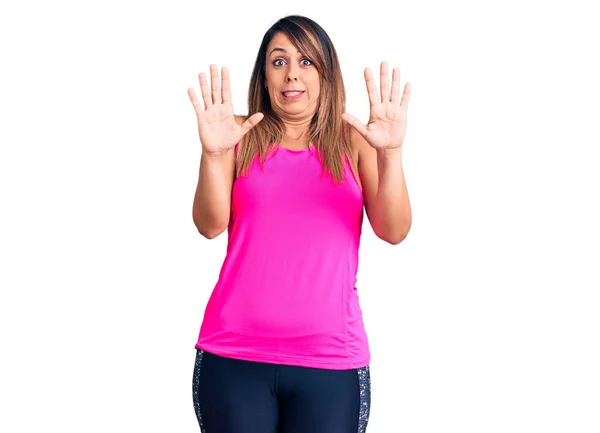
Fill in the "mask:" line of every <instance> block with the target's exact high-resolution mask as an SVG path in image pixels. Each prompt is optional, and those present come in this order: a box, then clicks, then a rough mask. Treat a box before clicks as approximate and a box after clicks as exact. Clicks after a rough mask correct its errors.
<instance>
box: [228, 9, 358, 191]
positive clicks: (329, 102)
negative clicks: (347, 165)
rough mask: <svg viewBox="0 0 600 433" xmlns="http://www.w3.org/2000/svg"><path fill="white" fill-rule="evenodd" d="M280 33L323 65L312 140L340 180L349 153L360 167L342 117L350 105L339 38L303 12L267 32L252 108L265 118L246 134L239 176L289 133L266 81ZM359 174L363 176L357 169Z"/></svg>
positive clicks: (251, 88) (250, 102)
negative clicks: (272, 44)
mask: <svg viewBox="0 0 600 433" xmlns="http://www.w3.org/2000/svg"><path fill="white" fill-rule="evenodd" d="M278 32H282V33H284V34H285V35H286V36H287V37H288V38H289V39H290V41H291V42H292V44H294V46H296V48H297V49H298V50H299V51H300V52H301V53H302V54H304V55H305V56H307V57H308V58H309V59H310V60H311V61H312V62H313V64H314V65H315V67H316V68H317V71H318V73H319V77H320V80H319V81H320V95H319V101H318V106H317V111H316V113H315V114H314V116H313V118H312V120H311V123H310V130H309V135H310V141H311V143H314V144H315V147H316V149H317V151H318V152H317V153H318V155H319V158H320V160H321V163H322V165H323V171H324V173H325V170H329V171H330V172H331V174H332V176H333V178H334V180H335V181H336V182H338V183H340V182H342V181H343V178H344V155H346V156H347V157H348V159H349V160H350V161H351V167H352V170H353V172H354V160H353V155H352V149H351V145H350V137H349V134H348V129H347V128H345V126H344V122H343V120H342V114H343V113H344V111H345V108H346V95H345V91H344V82H343V79H342V71H341V69H340V64H339V60H338V56H337V53H336V51H335V48H334V46H333V43H332V42H331V40H330V39H329V36H328V35H327V33H326V32H325V30H323V28H322V27H321V26H320V25H319V24H317V23H316V22H314V21H313V20H311V19H309V18H306V17H303V16H299V15H290V16H287V17H284V18H282V19H280V20H279V21H277V22H276V23H275V24H273V26H271V28H270V29H269V30H268V31H267V32H266V33H265V35H264V37H263V40H262V43H261V45H260V48H259V50H258V55H257V57H256V62H255V63H254V70H253V71H252V76H251V77H250V86H249V89H248V112H249V113H250V114H254V113H257V112H261V113H263V114H264V115H265V117H264V118H263V119H262V120H261V121H260V122H259V123H258V125H256V126H255V127H254V128H252V129H251V130H250V131H248V133H247V134H246V135H245V136H244V138H243V145H241V146H239V151H238V154H237V164H236V177H237V176H240V175H244V174H245V173H247V170H248V168H249V166H250V164H251V163H252V161H253V160H254V158H255V157H256V155H257V154H258V155H260V163H261V164H263V163H264V160H265V158H266V156H267V154H268V153H269V152H271V151H273V150H274V146H273V144H274V143H278V142H280V141H281V140H282V139H283V136H284V133H285V130H284V125H283V122H282V120H281V119H280V118H279V116H278V115H277V114H276V113H275V112H274V111H273V108H272V106H271V100H270V97H269V93H268V91H267V90H266V89H265V87H264V85H263V83H264V82H265V78H266V73H265V67H266V56H267V53H266V51H267V47H268V45H269V43H270V41H271V39H272V38H273V37H274V36H275V34H276V33H278ZM355 176H356V178H357V179H358V175H357V173H355Z"/></svg>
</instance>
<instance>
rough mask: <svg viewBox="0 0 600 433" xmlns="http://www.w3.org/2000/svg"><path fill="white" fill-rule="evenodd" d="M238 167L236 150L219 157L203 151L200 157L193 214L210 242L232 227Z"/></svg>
mask: <svg viewBox="0 0 600 433" xmlns="http://www.w3.org/2000/svg"><path fill="white" fill-rule="evenodd" d="M234 167H235V152H234V150H233V149H231V150H229V151H228V152H227V154H223V155H216V156H215V155H208V154H205V153H204V152H203V153H202V156H201V158H200V171H199V175H198V186H197V188H196V194H195V196H194V205H193V211H192V215H193V219H194V224H195V225H196V228H197V229H198V231H199V232H200V234H202V236H204V237H206V238H208V239H212V238H214V237H216V236H218V235H219V234H221V233H222V232H223V231H224V230H225V229H226V228H227V225H228V224H229V215H230V209H231V189H232V186H233V179H234Z"/></svg>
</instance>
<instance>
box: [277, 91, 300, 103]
mask: <svg viewBox="0 0 600 433" xmlns="http://www.w3.org/2000/svg"><path fill="white" fill-rule="evenodd" d="M281 94H282V95H283V99H285V100H286V101H293V100H295V99H300V98H301V97H302V95H304V90H291V91H289V92H281Z"/></svg>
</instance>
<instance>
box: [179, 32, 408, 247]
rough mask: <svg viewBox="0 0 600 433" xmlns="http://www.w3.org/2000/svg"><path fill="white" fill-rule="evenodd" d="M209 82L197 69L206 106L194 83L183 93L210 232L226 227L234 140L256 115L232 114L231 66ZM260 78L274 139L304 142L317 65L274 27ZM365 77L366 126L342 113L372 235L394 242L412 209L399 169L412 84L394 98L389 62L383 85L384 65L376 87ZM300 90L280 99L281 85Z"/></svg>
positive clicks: (199, 196)
mask: <svg viewBox="0 0 600 433" xmlns="http://www.w3.org/2000/svg"><path fill="white" fill-rule="evenodd" d="M210 72H211V89H209V87H208V83H207V80H206V77H205V76H204V74H203V73H201V74H200V75H199V79H200V88H201V91H202V98H203V100H204V109H203V108H202V107H201V105H200V102H199V101H198V99H197V98H196V95H195V93H194V90H193V89H188V95H189V97H190V100H191V102H192V104H193V106H194V109H195V111H196V115H197V119H198V131H199V135H200V141H201V143H202V158H201V162H200V174H199V180H198V187H197V189H196V195H195V197H194V206H193V218H194V223H195V224H196V227H197V228H198V230H199V232H200V233H201V234H202V235H203V236H205V237H206V238H209V239H212V238H214V237H216V236H218V235H219V234H220V233H222V232H223V231H225V230H226V228H227V225H228V222H229V216H230V207H231V188H232V186H233V182H234V176H235V153H234V151H233V148H234V146H235V144H236V143H237V142H238V141H240V140H241V138H242V137H243V136H244V135H245V134H246V132H247V131H249V130H250V129H251V128H252V127H253V126H254V125H256V124H257V123H258V122H259V121H260V120H262V118H263V115H262V113H255V114H253V115H251V116H250V117H249V118H248V119H247V120H246V118H244V117H241V116H235V115H234V114H233V107H232V106H231V91H230V85H229V72H228V71H227V68H223V69H222V74H221V82H222V88H221V83H220V82H219V78H218V70H217V68H216V65H211V67H210ZM265 81H266V82H265V84H266V86H267V89H268V91H269V95H270V97H271V104H272V106H273V108H274V110H275V111H276V112H277V114H278V115H279V116H280V117H281V119H282V121H283V124H284V126H285V136H284V138H283V140H282V141H281V143H280V146H283V147H287V148H289V149H293V150H298V149H304V148H306V147H308V146H309V144H311V143H310V142H309V141H310V139H309V136H308V132H309V125H310V120H311V119H312V117H313V115H314V113H315V111H316V109H317V106H318V104H317V102H318V96H319V76H318V72H317V71H316V69H315V67H314V66H313V65H312V62H310V59H307V58H306V57H305V56H303V55H302V53H300V52H298V50H297V48H296V47H295V46H294V45H293V44H291V42H290V41H289V39H288V38H287V36H285V35H283V34H281V33H278V34H276V35H275V36H274V37H273V39H272V40H271V42H270V44H269V46H268V48H267V65H266V80H265ZM365 82H366V85H367V92H368V95H369V103H370V116H369V122H368V124H367V125H364V124H363V123H362V122H360V121H359V120H358V119H356V118H355V117H354V116H352V115H350V114H348V113H344V114H343V116H342V118H343V120H344V121H345V122H347V123H348V124H349V125H351V126H352V128H351V134H350V139H351V144H352V149H353V154H354V157H355V161H358V173H359V176H360V183H361V188H362V191H363V197H364V205H365V211H366V213H367V217H368V218H369V221H370V223H371V226H372V227H373V231H374V232H375V234H376V235H377V236H378V237H379V238H381V239H383V240H385V241H386V242H389V243H390V244H393V245H396V244H398V243H400V242H401V241H402V240H404V238H405V237H406V235H407V234H408V231H409V230H410V226H411V221H412V214H411V207H410V202H409V198H408V191H407V188H406V182H405V179H404V172H403V169H402V148H403V143H404V136H405V134H406V113H407V108H408V102H409V99H410V89H411V88H410V84H409V83H407V84H406V85H405V87H404V92H403V95H402V99H401V100H400V71H399V70H398V69H394V71H393V76H392V86H391V89H390V88H389V78H388V65H387V62H383V63H382V64H381V68H380V93H379V94H378V92H377V87H376V85H375V81H374V79H373V76H372V73H371V71H370V69H369V68H367V69H365ZM293 89H295V90H303V91H304V93H303V94H302V96H301V97H299V98H298V99H294V100H291V99H286V98H285V95H284V94H283V93H282V92H284V91H287V90H293Z"/></svg>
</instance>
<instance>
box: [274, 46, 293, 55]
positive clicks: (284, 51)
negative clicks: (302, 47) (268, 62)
mask: <svg viewBox="0 0 600 433" xmlns="http://www.w3.org/2000/svg"><path fill="white" fill-rule="evenodd" d="M274 51H281V52H283V53H287V51H286V50H284V49H283V48H280V47H275V48H273V49H272V50H271V52H270V53H269V56H270V55H271V54H273V52H274ZM296 54H300V51H297V52H296Z"/></svg>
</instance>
